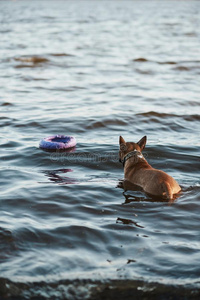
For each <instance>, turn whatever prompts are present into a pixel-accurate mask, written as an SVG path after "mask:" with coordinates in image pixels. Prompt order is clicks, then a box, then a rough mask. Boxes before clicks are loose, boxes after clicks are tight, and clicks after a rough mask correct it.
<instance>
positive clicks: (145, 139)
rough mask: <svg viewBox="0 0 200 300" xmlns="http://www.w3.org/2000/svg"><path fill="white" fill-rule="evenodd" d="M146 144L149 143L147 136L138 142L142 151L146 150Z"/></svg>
mask: <svg viewBox="0 0 200 300" xmlns="http://www.w3.org/2000/svg"><path fill="white" fill-rule="evenodd" d="M146 142H147V137H146V135H145V136H143V138H142V139H141V140H139V142H137V144H138V145H139V146H140V149H141V151H142V150H143V149H144V148H145V145H146Z"/></svg>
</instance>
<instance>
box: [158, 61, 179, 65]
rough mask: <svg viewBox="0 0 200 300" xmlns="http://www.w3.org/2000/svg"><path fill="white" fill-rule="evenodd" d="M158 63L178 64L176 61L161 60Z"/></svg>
mask: <svg viewBox="0 0 200 300" xmlns="http://www.w3.org/2000/svg"><path fill="white" fill-rule="evenodd" d="M158 64H160V65H176V64H177V63H176V62H175V61H159V62H158Z"/></svg>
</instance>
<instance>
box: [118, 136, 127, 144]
mask: <svg viewBox="0 0 200 300" xmlns="http://www.w3.org/2000/svg"><path fill="white" fill-rule="evenodd" d="M119 144H120V145H121V144H126V142H125V139H124V138H123V137H122V136H121V135H120V137H119Z"/></svg>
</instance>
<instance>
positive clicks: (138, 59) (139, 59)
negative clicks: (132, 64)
mask: <svg viewBox="0 0 200 300" xmlns="http://www.w3.org/2000/svg"><path fill="white" fill-rule="evenodd" d="M133 61H138V62H147V61H149V60H148V59H146V58H143V57H139V58H135V59H134V60H133Z"/></svg>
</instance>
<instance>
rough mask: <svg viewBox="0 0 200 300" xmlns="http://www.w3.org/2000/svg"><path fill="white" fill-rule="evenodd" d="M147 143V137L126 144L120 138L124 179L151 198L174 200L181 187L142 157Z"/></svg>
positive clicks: (120, 157) (120, 155)
mask: <svg viewBox="0 0 200 300" xmlns="http://www.w3.org/2000/svg"><path fill="white" fill-rule="evenodd" d="M146 142H147V137H146V136H144V137H143V138H142V139H141V140H139V142H137V143H132V142H125V140H124V138H123V137H122V136H120V137H119V145H120V150H119V161H120V162H121V163H123V166H124V179H125V181H128V182H130V183H131V184H133V185H136V186H139V187H141V188H142V189H143V191H144V192H145V193H147V194H149V195H150V196H153V197H161V198H162V199H166V200H173V199H174V197H175V196H176V194H178V193H179V192H180V191H181V187H180V186H179V184H178V183H177V182H176V180H175V179H174V178H172V177H171V176H170V175H168V174H167V173H165V172H163V171H161V170H157V169H154V168H153V167H151V166H150V165H149V164H148V162H147V161H146V159H145V158H144V156H143V155H142V151H143V150H144V148H145V145H146Z"/></svg>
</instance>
